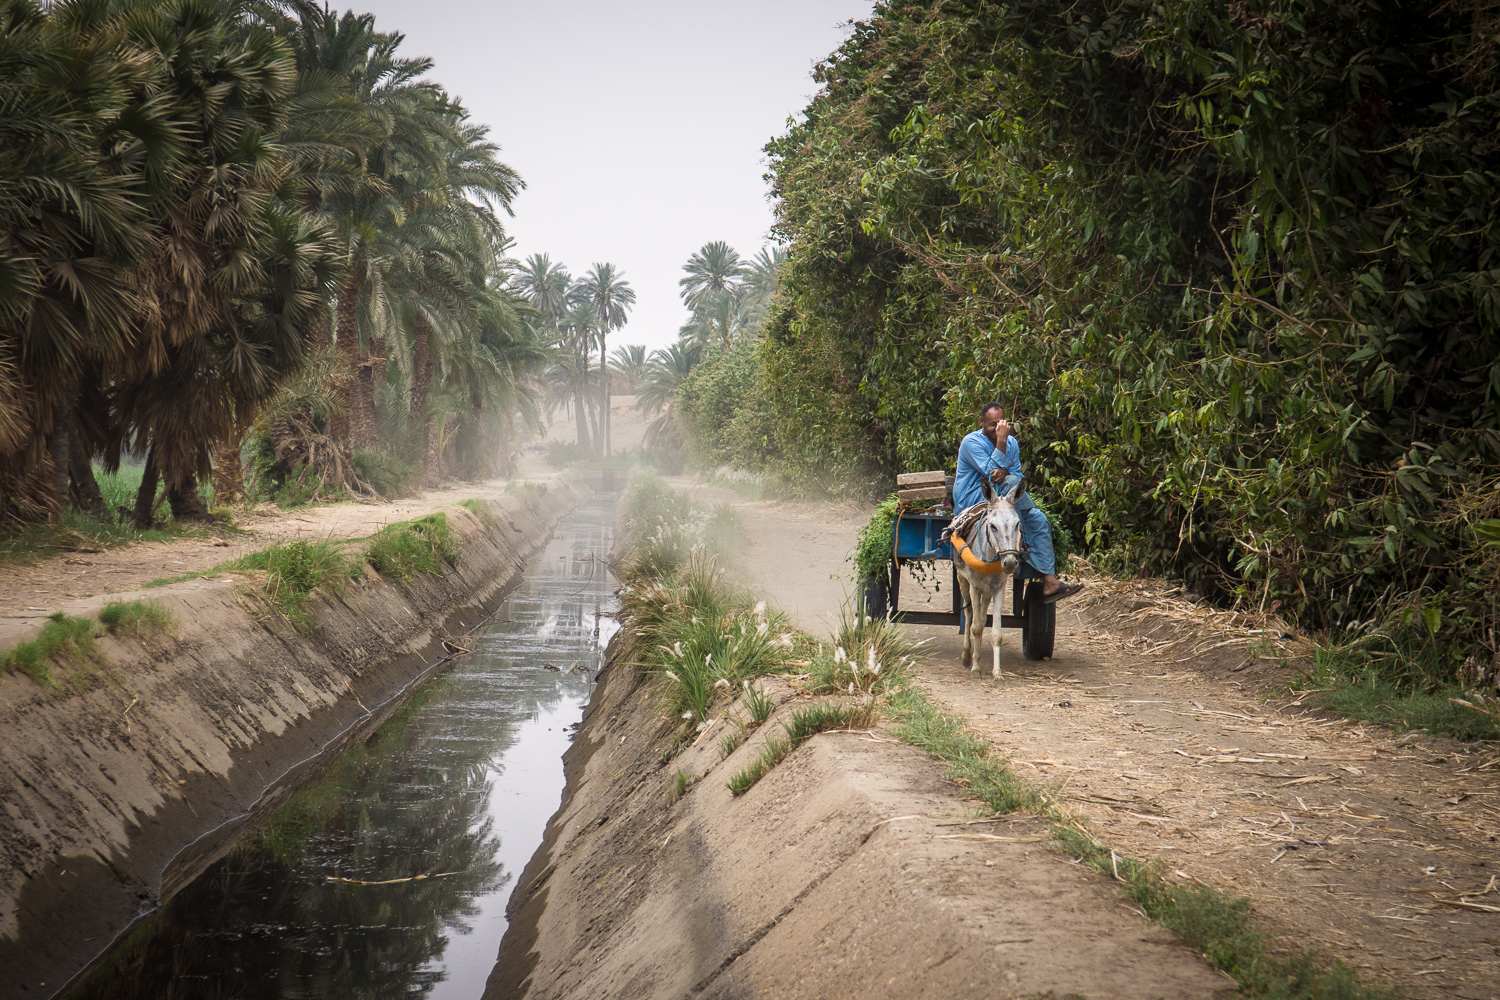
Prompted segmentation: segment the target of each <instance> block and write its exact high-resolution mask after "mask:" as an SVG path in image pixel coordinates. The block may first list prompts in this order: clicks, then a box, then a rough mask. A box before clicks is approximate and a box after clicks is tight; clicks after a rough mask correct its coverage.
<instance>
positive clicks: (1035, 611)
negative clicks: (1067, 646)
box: [1021, 580, 1057, 660]
mask: <svg viewBox="0 0 1500 1000" xmlns="http://www.w3.org/2000/svg"><path fill="white" fill-rule="evenodd" d="M1056 639H1057V605H1056V604H1048V603H1047V602H1046V601H1044V600H1042V582H1041V581H1040V580H1036V581H1033V582H1032V583H1030V584H1028V585H1027V587H1026V622H1025V624H1023V625H1022V626H1021V655H1022V656H1024V657H1026V659H1028V660H1045V659H1046V658H1047V657H1049V656H1051V655H1052V645H1053V643H1054V641H1055V640H1056Z"/></svg>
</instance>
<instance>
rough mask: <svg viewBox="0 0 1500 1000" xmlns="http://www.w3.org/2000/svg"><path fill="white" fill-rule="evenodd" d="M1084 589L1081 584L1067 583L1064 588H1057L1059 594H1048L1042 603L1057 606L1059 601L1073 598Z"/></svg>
mask: <svg viewBox="0 0 1500 1000" xmlns="http://www.w3.org/2000/svg"><path fill="white" fill-rule="evenodd" d="M1082 589H1083V584H1081V583H1065V584H1063V585H1062V586H1060V587H1058V588H1057V593H1055V594H1048V595H1046V596H1045V597H1043V598H1042V603H1043V604H1056V603H1057V602H1058V601H1060V600H1062V599H1063V598H1064V597H1072V596H1073V595H1074V594H1076V593H1078V592H1079V591H1080V590H1082Z"/></svg>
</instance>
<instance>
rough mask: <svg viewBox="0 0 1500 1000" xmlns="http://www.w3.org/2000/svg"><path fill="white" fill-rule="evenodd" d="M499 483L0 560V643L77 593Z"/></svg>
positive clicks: (362, 526) (209, 562)
mask: <svg viewBox="0 0 1500 1000" xmlns="http://www.w3.org/2000/svg"><path fill="white" fill-rule="evenodd" d="M527 472H528V473H529V474H530V478H531V479H532V480H533V481H537V480H545V479H550V478H552V477H554V476H555V475H556V473H554V472H550V471H548V470H545V469H543V468H540V467H537V468H532V467H531V466H528V468H527ZM506 486H507V481H506V480H500V479H495V480H489V481H486V482H482V483H457V484H450V485H448V486H444V487H441V488H439V489H434V490H427V491H425V492H423V493H420V494H418V495H417V496H414V497H409V498H406V499H404V500H398V501H395V502H393V503H342V504H335V505H331V506H327V507H309V508H306V509H304V510H294V511H282V510H277V509H276V508H275V507H274V506H272V505H270V504H262V505H261V506H260V507H258V508H256V509H255V510H254V511H253V512H250V513H242V514H240V515H239V516H238V517H237V518H236V526H237V527H238V528H239V529H241V531H242V532H243V533H242V534H239V533H237V534H232V535H225V536H224V537H222V538H179V539H176V540H173V541H169V542H138V543H136V544H134V545H126V546H123V547H121V548H117V549H105V550H104V551H102V552H79V553H74V554H67V555H59V556H51V557H48V558H46V559H39V560H36V561H34V562H30V563H25V562H13V563H7V564H5V565H0V648H5V647H6V646H8V645H9V644H11V643H13V642H15V641H16V640H17V639H18V638H20V637H21V636H23V635H24V634H25V633H27V632H29V631H31V630H32V629H34V628H35V626H36V625H37V624H39V623H40V622H41V620H42V619H43V618H45V617H46V616H47V615H49V614H51V613H52V612H54V611H57V610H58V609H59V608H60V607H61V606H62V605H63V604H65V603H67V602H69V601H73V600H76V599H78V598H83V597H93V596H95V595H97V594H109V593H118V592H123V591H130V590H139V589H140V588H141V587H143V586H145V585H146V584H148V583H150V582H151V581H152V580H158V579H161V578H163V577H173V576H181V575H182V574H184V573H194V572H198V571H200V570H205V569H210V568H212V567H214V566H217V565H218V564H220V563H222V562H226V561H228V560H230V559H237V558H239V557H240V556H243V555H246V554H248V553H250V552H254V551H256V550H257V549H262V548H264V547H266V546H267V545H269V544H271V543H273V542H290V541H297V540H307V541H322V540H324V539H328V538H362V537H364V536H366V535H371V534H374V533H375V532H377V531H379V530H380V529H381V528H383V527H385V526H386V525H387V524H391V523H392V522H395V521H406V520H410V519H411V518H414V517H421V516H423V515H425V514H429V513H431V512H432V511H434V510H438V509H440V508H442V507H444V506H447V505H450V504H453V503H456V502H457V501H459V500H467V499H469V498H471V497H480V498H485V499H488V498H492V497H497V496H501V495H503V494H504V493H505V490H506Z"/></svg>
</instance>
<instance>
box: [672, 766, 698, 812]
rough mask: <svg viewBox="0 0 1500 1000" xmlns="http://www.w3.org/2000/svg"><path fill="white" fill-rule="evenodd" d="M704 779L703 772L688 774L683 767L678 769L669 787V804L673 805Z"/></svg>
mask: <svg viewBox="0 0 1500 1000" xmlns="http://www.w3.org/2000/svg"><path fill="white" fill-rule="evenodd" d="M702 779H703V776H702V775H701V774H688V773H687V772H686V771H684V770H682V768H678V769H677V775H676V777H674V778H673V779H672V785H671V787H670V788H668V789H667V805H671V804H672V803H674V802H676V801H677V800H679V799H681V798H682V797H683V796H684V795H686V794H687V793H688V790H689V789H691V788H692V787H693V786H694V785H696V784H697V783H698V782H699V781H701V780H702Z"/></svg>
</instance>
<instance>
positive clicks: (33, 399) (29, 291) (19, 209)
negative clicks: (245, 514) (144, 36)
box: [0, 0, 176, 520]
mask: <svg viewBox="0 0 1500 1000" xmlns="http://www.w3.org/2000/svg"><path fill="white" fill-rule="evenodd" d="M134 61H135V53H134V52H133V51H132V50H131V49H130V48H129V47H127V46H126V45H124V44H123V40H122V38H121V37H120V35H119V32H118V31H117V30H116V29H115V28H114V27H111V28H110V29H109V30H93V31H90V30H89V26H88V25H86V24H81V23H77V22H74V21H69V22H67V23H62V22H59V21H57V20H54V19H49V18H48V17H47V15H46V14H44V13H43V12H42V11H41V10H40V9H38V8H37V7H35V6H33V5H31V4H29V3H23V2H14V0H13V2H9V3H6V4H5V9H4V11H3V18H0V149H4V150H5V155H4V157H3V158H0V518H4V519H11V518H21V519H25V520H34V519H38V518H46V517H50V518H54V519H55V518H58V517H60V516H61V514H62V510H63V507H64V506H65V504H66V502H67V489H68V481H69V478H70V473H77V474H76V475H73V476H72V478H73V480H74V487H75V491H76V492H79V493H87V487H90V486H92V487H93V490H92V496H89V497H87V499H89V500H93V499H94V498H97V497H98V487H97V485H95V484H94V480H93V475H92V473H91V472H90V470H89V463H88V455H87V453H86V452H85V451H84V448H83V445H82V443H81V438H80V434H81V430H80V425H79V421H78V418H77V415H76V409H77V402H78V399H79V397H80V395H83V394H88V393H89V392H90V391H91V390H92V389H93V388H94V387H96V386H97V385H98V383H99V375H98V372H99V370H100V368H101V367H102V366H103V365H106V364H109V363H112V362H114V361H116V360H117V359H118V358H119V357H120V356H121V354H122V353H124V352H125V350H126V347H127V345H128V344H129V342H130V335H131V330H130V317H131V313H132V311H133V309H134V305H135V295H134V291H133V289H132V288H131V287H130V281H129V277H128V271H129V268H130V267H131V265H132V264H133V262H135V261H137V260H140V259H142V258H143V257H144V255H145V254H146V253H147V252H148V250H149V241H148V240H147V239H146V238H145V236H144V234H143V232H142V226H143V224H144V222H145V213H144V211H143V206H142V204H141V199H140V198H139V194H140V187H141V184H142V181H143V176H142V174H141V172H140V170H141V168H142V167H143V166H146V165H150V166H153V167H166V166H169V159H170V157H171V155H172V153H173V152H174V151H175V149H176V143H175V141H174V140H175V137H173V136H172V135H171V134H170V131H169V130H167V129H163V128H162V127H161V126H162V124H163V123H162V121H161V117H162V116H161V113H160V111H161V109H160V108H159V107H158V108H140V107H137V106H133V105H132V103H131V100H130V89H129V88H130V84H131V82H132V81H133V80H138V79H139V78H140V77H141V76H142V75H143V73H144V72H145V69H144V67H142V66H140V65H138V64H135V63H134ZM59 79H67V80H68V81H69V86H68V87H67V88H62V87H59V86H58V85H57V81H58V80H59ZM127 113H133V114H134V115H135V117H134V118H132V119H129V120H127V119H126V115H127ZM131 125H133V126H134V127H133V128H131V127H128V126H131ZM109 129H115V130H117V132H116V134H117V135H118V136H119V138H120V140H121V141H123V142H134V143H135V144H137V148H138V152H139V153H141V154H144V155H143V156H142V157H141V158H140V159H139V160H137V161H135V162H133V163H132V162H131V161H128V160H124V159H116V158H113V157H111V156H108V155H106V153H105V147H104V146H103V144H102V143H100V141H99V139H98V136H99V135H101V134H102V133H104V132H105V131H106V130H109ZM90 450H91V449H90ZM80 456H81V461H80Z"/></svg>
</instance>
